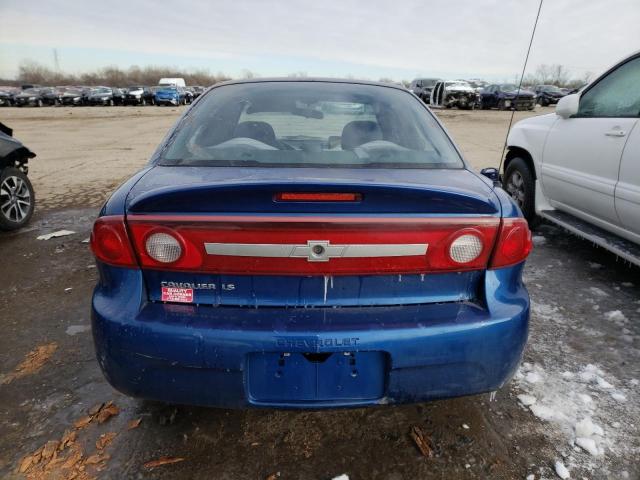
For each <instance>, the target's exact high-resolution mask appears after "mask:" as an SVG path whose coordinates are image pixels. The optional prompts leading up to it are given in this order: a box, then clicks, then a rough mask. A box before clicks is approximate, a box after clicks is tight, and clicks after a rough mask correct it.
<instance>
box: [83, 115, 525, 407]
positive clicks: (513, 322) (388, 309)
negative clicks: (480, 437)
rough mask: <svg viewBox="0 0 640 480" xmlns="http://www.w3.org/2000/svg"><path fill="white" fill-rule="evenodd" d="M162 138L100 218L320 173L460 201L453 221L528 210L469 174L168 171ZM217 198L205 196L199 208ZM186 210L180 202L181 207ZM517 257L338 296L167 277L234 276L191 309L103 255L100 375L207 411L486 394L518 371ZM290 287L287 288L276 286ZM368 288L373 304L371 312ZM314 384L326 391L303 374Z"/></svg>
mask: <svg viewBox="0 0 640 480" xmlns="http://www.w3.org/2000/svg"><path fill="white" fill-rule="evenodd" d="M187 114H188V112H187V113H185V115H187ZM183 118H184V116H183ZM171 135H172V132H170V133H169V134H168V135H167V137H166V138H165V141H164V142H163V144H164V143H165V142H166V141H167V140H168V139H169V138H170V137H171ZM163 144H161V145H160V147H159V148H158V150H157V151H156V153H155V154H154V156H153V158H152V160H151V162H150V165H149V166H148V167H147V168H146V169H144V170H143V171H141V172H140V173H138V174H137V175H135V176H134V177H132V178H131V179H130V180H128V181H127V182H126V183H125V184H123V185H122V186H121V187H120V188H119V189H118V190H117V191H116V192H115V193H114V194H113V195H112V196H111V198H110V199H109V200H108V201H107V203H106V204H105V206H104V207H103V209H102V210H101V213H100V215H126V214H128V213H132V212H138V211H142V210H144V211H145V212H146V211H149V210H151V211H156V212H162V213H168V212H172V211H173V212H174V213H175V212H179V213H185V214H186V213H191V214H198V213H201V212H199V210H198V209H199V207H198V206H197V201H201V200H202V197H199V198H198V199H197V201H196V196H195V195H194V196H193V197H191V198H190V197H189V188H188V187H195V188H196V189H197V188H203V189H210V191H211V193H215V192H220V191H225V189H226V191H232V190H233V189H234V188H235V189H242V188H243V187H247V188H248V189H249V190H250V189H251V188H250V187H256V185H257V184H263V185H265V186H268V185H269V184H271V185H273V184H274V182H275V183H278V184H279V185H281V186H284V185H287V186H289V187H291V188H294V189H295V188H296V186H304V189H305V190H306V189H307V187H310V186H314V185H316V186H319V185H322V184H323V182H324V183H325V184H327V183H328V184H330V185H332V186H335V185H340V186H348V185H352V186H354V185H357V186H359V187H361V188H370V189H371V191H375V190H376V189H380V188H384V187H385V186H386V187H395V188H398V187H399V188H406V189H415V190H420V189H421V188H423V189H430V190H431V191H433V190H438V191H440V192H441V194H442V195H441V196H439V198H438V199H439V201H442V202H443V203H447V201H448V202H451V203H449V205H448V206H449V207H451V206H454V207H455V206H456V205H457V207H458V214H457V216H465V215H473V214H472V206H473V205H475V206H478V205H480V204H481V203H482V204H483V205H484V207H482V208H484V209H485V212H484V213H483V215H486V216H495V217H503V218H507V217H521V216H522V213H521V212H520V211H519V209H518V207H517V206H515V204H514V203H513V202H512V200H511V199H510V198H509V197H508V195H507V194H506V193H505V192H504V191H502V190H501V189H494V188H493V186H492V184H491V182H490V181H488V180H487V179H486V178H484V177H482V176H480V175H479V174H477V173H476V172H473V171H471V170H469V169H466V168H465V169H459V170H451V169H448V170H430V169H425V170H414V169H404V170H403V169H397V170H384V169H367V170H364V169H353V170H349V169H312V168H301V169H295V168H292V169H264V168H262V169H261V168H231V167H224V168H210V167H203V168H197V167H164V166H158V165H157V155H158V153H159V152H161V151H162V149H163ZM283 179H287V180H286V181H283ZM270 182H271V183H270ZM166 194H168V196H164V195H166ZM173 195H175V197H172V196H173ZM163 196H164V201H163V200H162V198H163ZM167 198H172V200H179V202H180V205H179V206H176V207H173V206H172V205H174V203H173V202H167V201H166V200H167ZM222 198H223V197H219V198H218V200H221V199H222ZM225 198H226V199H227V201H228V202H230V204H231V206H232V207H233V209H234V210H229V209H228V208H226V207H222V208H221V209H220V210H221V211H227V212H229V213H239V212H240V213H242V212H251V213H256V212H259V213H258V214H261V215H269V214H271V215H273V212H272V211H271V210H270V207H269V206H266V205H265V204H264V202H263V201H262V200H264V199H263V198H261V197H260V195H257V196H253V197H251V198H248V199H243V200H242V201H241V200H239V199H237V198H234V197H225ZM190 202H191V203H190ZM456 202H457V203H456ZM215 204H216V203H215V202H210V203H209V204H208V205H207V206H206V208H202V213H204V212H205V211H207V212H210V211H211V209H212V208H215ZM186 205H189V207H190V208H189V211H185V210H184V209H185V206H186ZM407 206H411V203H409V204H404V205H403V204H402V203H396V204H395V206H394V207H393V208H391V210H392V211H395V213H396V215H404V216H412V215H414V216H415V215H418V214H417V213H416V212H415V211H410V212H408V213H407V212H404V211H401V209H402V208H406V207H407ZM334 207H335V205H334V206H332V208H331V212H333V213H335V211H336V210H335V208H334ZM154 208H155V210H154ZM324 208H326V207H324V206H318V207H316V210H314V211H313V213H312V214H321V213H323V212H324V210H323V209H324ZM339 208H344V209H345V210H344V211H343V212H342V215H350V214H352V213H353V214H355V213H356V212H351V211H350V210H349V207H339ZM430 208H431V211H429V212H428V213H424V211H423V213H421V214H419V215H420V216H424V215H427V216H433V217H437V216H446V215H447V213H445V211H444V209H440V210H438V208H436V207H433V206H431V207H430ZM374 210H375V209H373V208H372V209H371V212H373V211H374ZM306 212H309V211H308V210H306ZM447 212H448V214H449V215H450V210H448V211H447ZM287 213H288V214H291V213H290V212H287ZM293 214H295V212H294V213H293ZM358 214H362V212H360V211H358ZM365 214H366V212H365ZM369 214H373V213H369ZM523 266H524V262H523V263H520V264H518V265H514V266H510V267H506V268H501V269H496V270H486V271H480V272H467V273H453V274H451V273H439V274H430V275H426V276H425V277H428V278H424V279H423V278H422V277H421V276H420V275H405V276H383V277H385V278H379V279H378V280H377V281H376V280H375V279H364V278H363V277H354V276H345V277H335V278H334V279H333V282H334V290H335V291H332V290H331V289H329V290H328V293H327V297H326V300H325V299H324V296H323V288H326V287H325V285H326V284H325V282H326V280H325V279H323V278H322V277H320V278H317V277H315V278H310V279H306V278H299V277H290V278H287V279H282V278H273V280H274V282H270V283H273V284H275V281H277V282H280V281H284V282H290V283H289V284H287V283H285V284H284V285H285V288H282V292H279V293H278V294H277V295H276V294H274V292H273V291H271V292H269V291H266V292H264V294H263V295H261V296H256V298H258V303H256V304H254V305H251V304H250V303H249V302H247V301H246V298H248V297H249V296H251V295H254V296H255V294H256V291H255V288H254V286H251V285H249V286H248V285H240V283H242V282H239V280H238V279H237V278H227V276H215V275H213V276H211V275H208V276H207V275H204V274H185V273H180V274H176V273H175V272H173V273H172V278H176V279H177V281H193V282H206V281H210V282H211V283H216V284H222V283H225V282H230V283H239V292H236V297H235V298H234V297H232V296H231V297H230V296H229V295H231V294H229V293H227V294H226V295H225V294H220V292H217V293H212V292H204V293H203V292H200V291H196V293H195V296H196V297H195V299H196V300H198V301H199V302H201V303H194V304H190V305H184V304H164V303H162V302H158V301H155V300H156V299H157V298H158V285H157V282H158V281H162V278H163V275H162V274H161V273H156V272H153V271H145V272H142V271H141V270H139V269H132V268H120V267H114V266H109V265H106V264H102V263H100V262H98V270H99V273H100V279H99V282H98V285H97V286H96V289H95V291H94V296H93V301H92V325H93V335H94V341H95V346H96V352H97V358H98V362H99V364H100V366H101V368H102V370H103V372H104V374H105V377H106V378H107V379H108V381H109V382H110V383H111V384H112V385H113V386H114V387H115V388H117V389H118V390H120V391H122V392H124V393H127V394H129V395H132V396H137V397H143V398H151V399H157V400H161V401H166V402H172V403H185V404H197V405H205V406H219V407H230V408H244V407H252V406H254V407H270V408H336V407H348V406H360V405H374V404H384V403H403V402H417V401H425V400H432V399H438V398H447V397H456V396H461V395H470V394H475V393H481V392H487V391H493V390H496V389H498V388H500V387H501V386H502V385H503V384H504V383H505V382H506V381H508V380H509V378H510V377H511V376H512V375H513V373H514V372H515V369H516V368H517V366H518V363H519V361H520V358H521V355H522V352H523V349H524V346H525V343H526V339H527V334H528V321H529V296H528V293H527V291H526V288H525V287H524V285H523V284H522V269H523ZM154 275H157V277H154ZM391 277H393V279H391ZM262 279H263V280H264V277H263V278H262ZM242 280H244V281H245V282H246V281H248V279H246V278H245V279H242ZM366 282H369V283H368V286H367V288H365V289H362V284H363V283H366ZM401 283H402V285H401ZM356 285H357V287H356ZM294 287H295V289H294ZM260 288H265V287H263V286H262V287H260ZM292 291H295V294H290V295H287V294H286V293H283V292H292ZM301 292H302V293H301ZM304 292H307V293H304ZM321 296H322V297H323V298H322V302H321V301H320V300H321ZM374 297H375V298H376V299H377V300H376V302H375V303H376V304H375V305H371V303H372V302H371V299H372V298H374ZM234 300H235V303H236V304H235V305H231V304H232V303H234ZM238 300H240V302H238ZM360 301H361V302H362V305H360V304H359V303H358V302H360ZM238 303H240V304H241V305H242V306H238ZM365 303H368V305H364V304H365ZM256 306H257V308H256ZM293 306H295V307H298V308H291V307H293ZM300 306H306V307H307V308H300ZM310 353H317V354H328V353H331V354H332V355H331V356H329V357H327V359H326V360H325V361H328V362H333V363H330V365H332V369H331V372H332V373H331V374H329V373H327V371H326V367H323V366H322V364H323V362H310V361H306V360H305V361H302V357H301V356H302V355H303V354H310ZM284 354H288V356H287V357H284V356H283V355H284ZM369 354H371V355H369ZM367 355H369V356H368V358H367ZM281 361H282V362H284V366H282V367H281V366H280V362H281ZM352 361H353V362H355V366H356V370H357V374H356V376H355V377H354V376H353V375H352V374H353V370H354V366H353V365H351V362H352ZM280 368H281V370H282V371H279V370H278V369H280ZM323 368H324V370H323ZM331 375H333V376H331ZM265 376H268V377H269V378H271V379H272V380H273V381H274V382H280V383H273V384H272V385H273V389H271V390H270V389H268V388H267V387H266V386H265V385H266V384H265V381H264V378H265ZM320 377H322V378H323V379H325V382H322V383H323V384H324V383H328V384H329V385H320V386H319V385H318V382H315V384H314V382H310V381H309V379H310V378H315V379H318V378H320ZM282 379H284V380H282ZM331 385H333V386H331ZM338 387H339V388H338Z"/></svg>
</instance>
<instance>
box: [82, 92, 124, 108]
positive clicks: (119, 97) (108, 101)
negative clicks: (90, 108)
mask: <svg viewBox="0 0 640 480" xmlns="http://www.w3.org/2000/svg"><path fill="white" fill-rule="evenodd" d="M123 100H124V97H123V94H122V92H121V91H120V90H119V89H117V88H110V87H97V88H95V89H93V90H92V91H91V93H90V94H89V96H88V98H87V103H88V104H89V105H109V106H114V105H122V102H123Z"/></svg>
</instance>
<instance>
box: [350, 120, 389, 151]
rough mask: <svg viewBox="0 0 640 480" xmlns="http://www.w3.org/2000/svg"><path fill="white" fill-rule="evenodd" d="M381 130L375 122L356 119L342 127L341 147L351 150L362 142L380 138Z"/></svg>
mask: <svg viewBox="0 0 640 480" xmlns="http://www.w3.org/2000/svg"><path fill="white" fill-rule="evenodd" d="M381 139H382V132H381V131H380V126H379V125H378V124H377V123H376V122H371V121H368V120H356V121H353V122H349V123H347V124H346V125H345V126H344V128H343V129H342V149H343V150H353V149H354V148H356V147H357V146H360V145H362V144H363V143H367V142H373V141H374V140H381Z"/></svg>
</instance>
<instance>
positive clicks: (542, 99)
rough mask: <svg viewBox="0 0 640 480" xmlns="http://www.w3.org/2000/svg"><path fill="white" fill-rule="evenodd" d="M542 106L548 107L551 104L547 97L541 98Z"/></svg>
mask: <svg viewBox="0 0 640 480" xmlns="http://www.w3.org/2000/svg"><path fill="white" fill-rule="evenodd" d="M540 106H542V107H547V106H549V102H548V101H547V100H546V99H544V98H541V99H540Z"/></svg>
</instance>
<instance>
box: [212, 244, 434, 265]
mask: <svg viewBox="0 0 640 480" xmlns="http://www.w3.org/2000/svg"><path fill="white" fill-rule="evenodd" d="M204 247H205V250H206V252H207V253H208V254H209V255H228V256H233V257H262V258H306V259H307V260H308V261H309V262H327V261H329V260H330V259H331V258H376V257H410V256H416V255H425V254H426V253H427V249H428V247H429V245H428V244H426V243H408V244H405V243H394V244H347V245H331V242H329V241H328V240H309V241H308V242H307V244H306V245H295V244H287V243H282V244H281V243H205V244H204Z"/></svg>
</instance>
